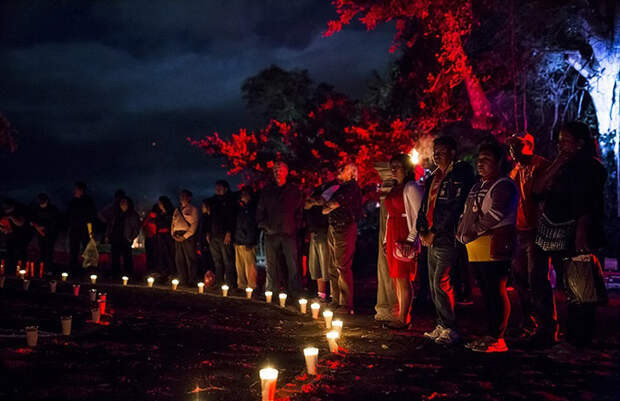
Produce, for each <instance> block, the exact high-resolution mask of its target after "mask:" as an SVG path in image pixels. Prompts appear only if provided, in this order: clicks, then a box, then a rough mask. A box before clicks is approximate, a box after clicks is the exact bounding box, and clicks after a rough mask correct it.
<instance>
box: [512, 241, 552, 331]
mask: <svg viewBox="0 0 620 401" xmlns="http://www.w3.org/2000/svg"><path fill="white" fill-rule="evenodd" d="M535 239H536V232H535V230H531V231H518V232H517V249H516V253H515V256H514V259H513V261H512V269H513V277H514V281H515V284H516V287H517V291H518V294H519V299H520V302H521V309H522V311H523V317H522V323H521V324H522V326H524V327H526V328H527V327H528V326H530V328H532V329H536V330H537V331H538V332H540V333H541V334H545V335H549V336H552V337H555V333H556V331H557V326H558V322H557V313H556V308H555V299H554V296H553V289H552V288H551V283H550V282H549V263H548V255H547V254H546V253H545V252H544V251H543V250H542V249H541V248H540V247H538V246H537V245H536V244H535V243H534V241H535Z"/></svg>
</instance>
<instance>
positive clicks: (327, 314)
mask: <svg viewBox="0 0 620 401" xmlns="http://www.w3.org/2000/svg"><path fill="white" fill-rule="evenodd" d="M333 317H334V312H332V311H330V310H326V311H323V319H325V328H326V329H331V328H332V318H333Z"/></svg>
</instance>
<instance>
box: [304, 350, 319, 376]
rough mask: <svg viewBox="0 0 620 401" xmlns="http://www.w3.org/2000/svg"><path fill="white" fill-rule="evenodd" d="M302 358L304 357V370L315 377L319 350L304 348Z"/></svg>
mask: <svg viewBox="0 0 620 401" xmlns="http://www.w3.org/2000/svg"><path fill="white" fill-rule="evenodd" d="M304 356H305V357H306V368H307V369H308V374H309V375H312V376H316V364H317V362H318V359H319V349H318V348H314V347H308V348H304Z"/></svg>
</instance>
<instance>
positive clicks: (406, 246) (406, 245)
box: [400, 241, 413, 255]
mask: <svg viewBox="0 0 620 401" xmlns="http://www.w3.org/2000/svg"><path fill="white" fill-rule="evenodd" d="M400 249H401V250H402V253H403V255H409V254H411V253H412V252H413V242H409V241H405V242H403V243H401V245H400Z"/></svg>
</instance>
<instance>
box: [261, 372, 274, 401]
mask: <svg viewBox="0 0 620 401" xmlns="http://www.w3.org/2000/svg"><path fill="white" fill-rule="evenodd" d="M259 375H260V387H261V393H262V401H273V399H274V397H275V395H276V382H277V380H278V371H277V370H276V369H273V368H265V369H261V370H260V372H259Z"/></svg>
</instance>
